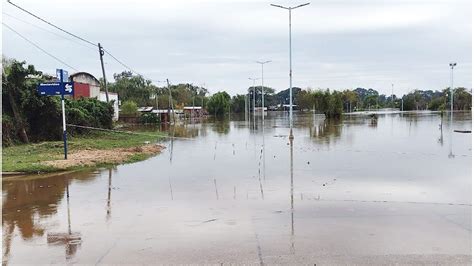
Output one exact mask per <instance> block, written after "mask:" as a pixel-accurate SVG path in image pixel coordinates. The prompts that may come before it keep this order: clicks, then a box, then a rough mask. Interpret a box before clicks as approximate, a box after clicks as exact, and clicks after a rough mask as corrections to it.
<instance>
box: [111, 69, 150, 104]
mask: <svg viewBox="0 0 474 266" xmlns="http://www.w3.org/2000/svg"><path fill="white" fill-rule="evenodd" d="M114 80H115V82H114V83H111V84H110V85H109V90H110V91H112V92H117V93H118V95H119V98H120V99H121V100H122V101H129V100H131V101H134V102H136V103H137V104H139V105H147V104H148V102H149V100H150V96H151V95H152V94H153V93H154V92H155V91H156V87H155V86H154V85H153V84H152V83H151V81H150V80H146V79H145V78H143V77H142V76H141V75H133V73H132V72H130V71H123V72H122V73H119V74H114Z"/></svg>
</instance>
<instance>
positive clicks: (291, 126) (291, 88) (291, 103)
mask: <svg viewBox="0 0 474 266" xmlns="http://www.w3.org/2000/svg"><path fill="white" fill-rule="evenodd" d="M270 5H271V6H274V7H278V8H283V9H286V10H288V15H289V16H288V18H289V39H290V41H289V50H290V139H291V138H293V70H292V61H291V60H292V58H291V10H292V9H296V8H299V7H303V6H307V5H309V3H305V4H301V5H298V6H294V7H284V6H281V5H274V4H270Z"/></svg>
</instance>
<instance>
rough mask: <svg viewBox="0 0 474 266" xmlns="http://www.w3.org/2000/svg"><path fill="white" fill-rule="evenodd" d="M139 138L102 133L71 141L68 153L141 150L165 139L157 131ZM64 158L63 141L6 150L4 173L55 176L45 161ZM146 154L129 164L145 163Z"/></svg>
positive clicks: (142, 132) (76, 137)
mask: <svg viewBox="0 0 474 266" xmlns="http://www.w3.org/2000/svg"><path fill="white" fill-rule="evenodd" d="M136 133H138V134H126V133H114V132H106V131H99V132H93V133H89V134H86V135H80V136H75V137H74V136H71V137H69V138H68V152H69V153H71V152H74V151H79V150H87V149H94V150H107V149H114V148H130V147H136V146H141V145H143V144H144V143H145V142H151V143H153V142H156V141H157V140H159V139H161V138H162V137H164V136H165V134H164V133H160V132H157V131H143V130H142V131H139V132H136ZM63 156H64V148H63V142H62V141H47V142H40V143H31V144H22V145H15V146H11V147H5V148H3V150H2V171H3V172H27V173H37V172H54V171H58V169H56V168H54V167H51V166H46V165H42V164H40V162H42V161H49V160H55V159H56V160H57V159H61V158H63ZM146 158H147V157H146V156H144V155H143V154H135V155H133V156H131V157H130V158H129V160H127V162H136V161H140V160H144V159H146Z"/></svg>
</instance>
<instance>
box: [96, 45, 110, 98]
mask: <svg viewBox="0 0 474 266" xmlns="http://www.w3.org/2000/svg"><path fill="white" fill-rule="evenodd" d="M98 46H99V55H100V65H101V66H102V78H103V79H104V90H105V100H106V101H107V102H109V91H108V90H107V79H106V78H105V69H104V59H103V56H104V49H103V48H102V46H101V45H100V43H98Z"/></svg>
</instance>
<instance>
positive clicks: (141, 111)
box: [137, 106, 153, 113]
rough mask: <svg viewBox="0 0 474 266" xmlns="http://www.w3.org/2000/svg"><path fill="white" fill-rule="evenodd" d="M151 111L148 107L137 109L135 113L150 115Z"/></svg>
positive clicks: (151, 108)
mask: <svg viewBox="0 0 474 266" xmlns="http://www.w3.org/2000/svg"><path fill="white" fill-rule="evenodd" d="M152 110H153V107H148V106H145V107H138V109H137V111H138V112H140V113H151V111H152Z"/></svg>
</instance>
